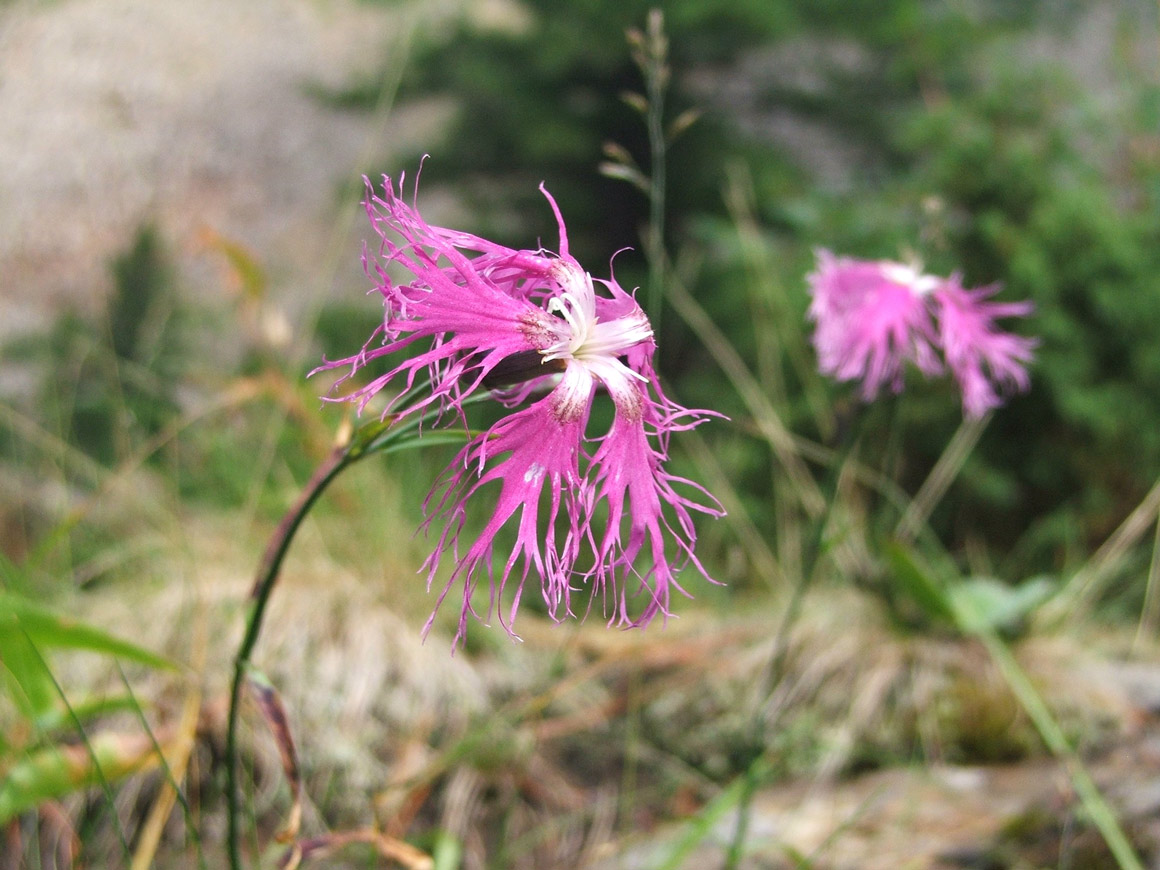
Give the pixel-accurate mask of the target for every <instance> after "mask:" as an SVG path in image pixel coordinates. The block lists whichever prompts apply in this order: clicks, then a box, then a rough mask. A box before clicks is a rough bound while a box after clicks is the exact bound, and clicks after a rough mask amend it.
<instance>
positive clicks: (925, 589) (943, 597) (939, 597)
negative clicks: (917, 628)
mask: <svg viewBox="0 0 1160 870" xmlns="http://www.w3.org/2000/svg"><path fill="white" fill-rule="evenodd" d="M885 549H886V559H887V561H888V562H889V563H890V567H891V569H892V571H893V575H894V580H895V582H897V584H898V585H899V587H900V588H901V590H902V591H903V592H904V593H906V594H907V595H908V596H909V597H910V598H911V600H913V601H914V603H915V604H917V605H918V606H919V607H920V608H922V610H923V613H924V614H925V615H926V617H927V618H928V619H932V620H937V621H941V622H946V623H949V624H951V625H957V624H958V620H957V619H956V614H955V610H954V606H953V604H952V601H951V599H950V597H949V596H948V594H947V591H946V589H945V588H944V586H943V584H942V583H940V582H939V581H938V580H936V579H935V577H934V576H933V575H932V574H931V573H930V571H929V570H927V569H926V568H925V567H924V566H921V565H920V564H919V563H918V560H917V559H916V558H915V556H914V553H913V552H912V551H911V550H910V549H909V548H907V547H905V546H903V545H902V544H899V543H897V542H895V543H889V544H887V545H886V548H885Z"/></svg>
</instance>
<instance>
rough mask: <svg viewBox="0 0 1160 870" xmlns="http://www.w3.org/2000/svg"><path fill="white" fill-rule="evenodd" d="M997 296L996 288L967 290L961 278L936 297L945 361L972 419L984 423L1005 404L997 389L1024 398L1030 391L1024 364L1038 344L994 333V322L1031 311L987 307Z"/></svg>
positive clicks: (1021, 306)
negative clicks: (1018, 394)
mask: <svg viewBox="0 0 1160 870" xmlns="http://www.w3.org/2000/svg"><path fill="white" fill-rule="evenodd" d="M998 291H999V287H998V285H995V284H993V285H991V286H989V287H980V288H979V289H977V290H966V289H964V288H963V286H962V282H961V281H960V279H959V276H958V275H952V276H951V277H950V278H948V279H947V280H946V281H944V282H943V284H942V286H941V287H940V288H939V289H938V290H936V291H934V293H933V294H932V295H933V298H934V303H935V307H936V309H937V311H938V325H939V339H940V341H941V342H942V348H943V355H944V356H945V357H946V361H947V365H948V366H949V367H950V370H951V371H952V372H953V373H954V376H955V379H956V380H957V381H958V382H959V387H960V388H961V389H962V391H963V408H964V409H965V410H966V413H967V416H968V417H982V416H983V415H984V414H986V413H987V412H988V411H989V410H991V409H992V408H997V407H999V405H1001V404H1003V400H1002V399H1001V398H1000V397H999V393H998V391H997V390H996V385H997V386H998V387H1000V388H1003V389H1006V390H1007V391H1015V390H1018V391H1020V392H1026V391H1027V389H1028V388H1029V387H1030V386H1031V379H1030V378H1029V377H1028V376H1027V369H1026V364H1027V363H1029V362H1031V358H1032V356H1033V354H1032V350H1033V349H1034V347H1035V345H1036V342H1035V340H1034V339H1031V338H1024V337H1022V336H1019V335H1011V334H1010V333H1007V332H1000V331H999V330H997V329H996V328H995V319H996V318H998V317H1026V316H1027V315H1028V314H1030V313H1031V309H1032V305H1031V303H1030V302H986V301H984V300H986V299H987V298H988V297H990V296H994V295H995V294H996V293H997V292H998ZM984 365H985V366H986V368H987V371H986V372H984V371H983V367H984ZM988 374H989V375H990V378H988Z"/></svg>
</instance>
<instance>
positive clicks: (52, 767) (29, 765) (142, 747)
mask: <svg viewBox="0 0 1160 870" xmlns="http://www.w3.org/2000/svg"><path fill="white" fill-rule="evenodd" d="M90 749H91V754H90V751H89V750H90ZM156 762H157V753H156V751H155V749H154V744H153V742H152V740H150V739H149V738H148V736H147V735H142V734H132V735H126V734H101V735H98V736H96V737H93V738H91V740H90V741H89V747H88V748H86V747H85V746H80V745H57V746H50V747H46V748H44V749H40V750H37V751H36V752H32V753H29V754H28V755H26V756H25V757H24V758H22V759H20V760H19V761H17V762H16V763H15V764H13V765H12V766H11V767H10V768H8V770H7V772H6V774H5V776H4V778H3V780H0V825H3V824H4V823H6V822H8V821H9V820H10V819H12V818H13V817H15V816H17V815H19V814H20V813H22V812H25V811H26V810H30V809H33V808H34V807H37V806H39V805H40V804H42V803H44V802H45V801H48V800H55V799H57V798H61V797H64V796H65V795H67V794H70V793H72V792H74V791H76V790H77V789H79V788H86V787H88V786H91V785H97V784H98V783H101V782H105V781H110V780H114V779H120V778H121V777H124V776H127V775H128V774H130V773H134V772H136V771H138V770H141V769H143V768H145V767H148V766H150V765H152V764H155V763H156Z"/></svg>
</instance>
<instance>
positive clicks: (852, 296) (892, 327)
mask: <svg viewBox="0 0 1160 870" xmlns="http://www.w3.org/2000/svg"><path fill="white" fill-rule="evenodd" d="M809 284H810V292H811V294H812V296H813V299H812V301H811V303H810V308H809V313H808V316H809V318H810V319H811V320H813V321H814V322H815V323H816V324H817V326H816V328H815V330H814V336H813V342H814V347H815V349H816V350H817V353H818V367H819V369H820V370H821V371H822V373H823V374H828V375H832V376H834V377H836V378H837V379H838V380H842V381H850V380H861V381H862V397H863V398H864V399H865V400H866V401H871V400H873V399H874V398H875V397H876V396H877V395H878V392H879V391H880V390H881V389H882V387H883V386H884V385H889V386H890V388H891V389H892V390H894V392H899V391H900V390H901V389H902V379H903V367H904V365H905V363H906V362H907V361H909V362H913V363H914V364H915V365H916V366H917V367H918V369H919V370H920V371H921V372H922V373H923V374H924V375H926V376H928V377H931V376H934V375H937V374H941V373H942V371H943V360H945V362H946V365H947V367H949V368H950V370H951V372H952V374H953V375H954V376H955V379H956V380H957V381H958V383H959V386H960V388H961V390H962V393H963V409H964V411H965V412H966V414H967V416H969V417H976V418H977V417H981V416H982V415H983V414H985V413H986V412H987V411H988V410H990V409H991V408H995V407H998V406H999V405H1000V404H1001V403H1002V400H1001V399H1000V398H999V392H998V390H997V389H996V387H999V388H1005V389H1007V390H1014V389H1018V390H1026V389H1027V388H1028V387H1029V386H1030V381H1029V379H1028V376H1027V371H1026V368H1025V366H1024V364H1026V363H1028V362H1030V360H1031V357H1032V352H1031V351H1032V348H1034V346H1035V341H1034V340H1033V339H1028V338H1022V337H1019V336H1015V335H1011V334H1008V333H1004V332H1000V331H998V330H997V329H996V328H995V326H994V321H995V318H997V317H1015V316H1019V317H1022V316H1025V315H1027V314H1029V313H1030V312H1031V303H1029V302H1013V303H997V302H986V301H984V300H985V299H987V298H988V297H990V296H992V295H994V294H995V292H997V287H987V288H982V289H978V290H966V289H964V288H963V286H962V283H961V281H960V279H959V277H958V276H952V277H951V278H948V279H944V278H939V277H936V276H933V275H925V274H922V273H921V272H920V271H919V270H918V269H917V268H915V267H914V266H910V265H906V264H903V263H894V262H890V261H887V260H878V261H871V260H855V259H852V258H849V257H835V256H834V255H833V254H831V253H830V252H829V251H825V250H819V251H818V268H817V270H816V271H815V272H814V273H813V274H811V275H810V276H809ZM939 350H941V351H942V359H941V360H940V358H939V355H938V351H939ZM984 366H985V367H986V371H984Z"/></svg>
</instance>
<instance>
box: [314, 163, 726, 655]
mask: <svg viewBox="0 0 1160 870" xmlns="http://www.w3.org/2000/svg"><path fill="white" fill-rule="evenodd" d="M367 187H368V195H367V201H366V208H367V214H368V216H369V217H370V219H371V222H372V224H373V225H374V228H375V231H376V232H377V233H378V235H379V236H380V238H381V244H380V247H379V251H378V257H377V258H372V257H370V256H369V255H367V254H364V265H365V266H366V267H367V271H368V274H373V277H376V279H377V289H378V291H379V293H380V294H381V296H382V299H383V304H384V308H385V314H384V318H383V324H382V326H381V327H380V328H379V329H378V330H376V331H375V333H374V334H373V335H372V336H371V339H370V340H368V342H367V344H366V345H365V346H364V347H363V349H362V351H361V352H360V353H358V354H357V355H355V356H353V357H350V358H348V359H344V360H338V361H333V362H324V364H323V365H322V366H321V367H320V369H331V368H336V367H345V368H347V369H348V370H349V371H348V372H347V373H346V374H345V375H344V376H343V377H342V378H341V379H340V381H339V383H342V381H345V380H346V379H347V378H349V377H350V376H351V375H353V374H354V373H355V372H356V371H358V370H360V369H362V368H363V367H365V366H367V365H368V364H370V363H372V362H373V361H375V360H377V359H380V358H384V357H387V356H388V355H391V354H395V353H397V352H398V351H401V350H408V349H411V348H412V346H413V345H417V347H418V352H417V353H416V354H415V355H413V356H411V357H409V358H408V359H405V360H403V361H402V362H397V363H396V364H394V366H393V367H392V368H391V369H390V370H389V371H387V372H386V373H385V374H382V375H380V376H378V377H376V378H374V379H373V380H372V381H370V382H369V383H367V384H366V385H364V386H361V387H358V388H357V389H355V390H353V391H352V392H350V393H349V394H348V395H346V396H344V397H342V399H344V400H350V401H353V402H356V403H357V405H358V408H359V410H360V411H361V410H362V409H363V408H364V407H365V406H366V405H367V403H368V402H369V401H370V400H371V399H372V398H373V397H374V396H375V395H377V394H378V393H379V392H381V391H383V390H384V388H386V387H388V385H391V386H393V387H394V388H395V392H394V395H393V397H392V398H390V399H389V400H388V402H387V408H386V410H385V411H384V412H383V416H384V417H386V416H387V415H394V421H393V422H398V421H399V420H402V419H406V418H414V417H416V416H417V415H421V414H424V412H428V411H431V412H434V413H435V414H436V416H437V417H438V418H440V419H442V418H443V417H444V415H445V414H446V413H449V414H450V416H452V417H453V418H457V419H460V420H463V418H464V403H465V402H466V401H467V400H468V399H469V398H471V397H473V396H478V395H482V394H484V393H486V392H487V391H489V390H494V392H493V395H494V396H495V397H496V398H497V399H498V400H499V401H501V402H502V403H503V404H504V405H506V406H507V407H508V408H510V409H511V410H510V413H508V414H507V415H506V416H504V417H502V418H501V419H500V420H499V421H498V422H497V423H495V424H494V425H493V426H491V428H490V429H488V430H487V431H486V432H484V433H482V434H479V435H477V436H475V437H474V438H471V439H470V441H469V442H468V443H467V445H466V446H465V447H464V448H463V449H462V450H461V451H460V453H459V455H458V456H457V457H456V458H455V461H454V462H453V463H452V464H451V465H450V466H449V467H448V468H447V469H446V470H445V471H444V472H443V474H442V475H441V477H440V479H439V481H437V482H436V485H435V486H434V487H433V488H432V491H431V493H430V494H429V495H428V497H427V499H426V501H425V502H424V508H425V511H426V515H427V517H426V520H425V521H424V528H426V527H428V526H429V525H430V524H431V523H432V522H433V520H434V519H435V518H436V517H443V519H444V525H443V529H442V532H441V533H440V535H439V541H438V544H437V546H436V547H435V548H434V550H433V552H432V553H431V555H430V556H429V557H428V559H427V561H426V564H425V565H424V567H425V568H426V569H427V572H428V580H427V582H428V586H430V584H431V583H432V581H433V580H434V578H435V576H436V572H437V570H438V568H439V565H440V562H441V560H442V558H443V555H444V554H445V553H447V552H448V551H450V552H451V553H452V554H453V555H452V558H453V559H454V561H455V565H454V568H453V569H452V571H451V574H450V576H449V578H448V579H447V581H446V583H445V585H444V586H443V589H442V591H441V592H440V594H439V599H438V603H437V604H436V609H438V606H439V604H441V603H442V602H443V599H444V598H445V597H446V596H447V594H448V593H449V592H450V590H451V589H452V587H453V586H455V584H456V583H457V582H459V581H462V601H461V611H460V620H459V630H458V633H457V636H456V641H457V642H458V641H459V640H461V639H462V638H463V636H464V634H465V632H466V629H467V617H468V614H469V613H474V611H473V609H472V603H471V597H472V591H473V589H474V587H475V584H476V582H477V580H478V579H479V570H480V569H481V567H482V569H483V570H484V571H486V576H487V580H488V583H489V587H490V602H491V603H490V604H489V608H488V614H489V618H490V611H491V607H493V606H498V608H499V618H500V622H501V624H503V625H504V627H505V628H507V630H508V631H509V632H512V623H513V621H514V619H515V615H516V612H517V610H518V608H519V603H520V598H521V595H522V594H523V590H524V583H525V581H526V580H527V578H528V575H529V573H530V572H533V571H534V573H535V575H536V576H537V577H538V578H539V581H540V585H541V592H542V595H543V598H544V601H545V603H546V604H547V608H548V612H549V614H550V615H551V616H552V617H553V618H554V619H558V618H563V617H564V616H568V615H572V614H573V606H572V593H573V592H575V591H577V588H578V587H577V583H578V582H580V583H583V582H585V581H586V582H588V583H589V584H590V585H591V587H592V590H591V591H592V594H593V596H596V595H601V596H602V597H603V598H604V599H605V613H606V616H608V619H609V624H620V625H629V626H643V625H646V624H647V623H648V622H649V621H650V620H651V619H652V618H653V617H654V616H656V615H657V614H658V613H660V614H664V615H667V614H668V612H669V599H670V595H671V593H672V591H673V590H677V591H681V592H683V590H682V589H681V587H680V586H679V585H678V582H677V575H678V573H679V572H680V570H681V569H682V567H683V566H684V565H686V564H688V563H692V565H693V566H694V567H695V568H696V569H697V570H698V571H699V572H700V573H701V574H702V576H705V577H706V578H707V579H709V578H708V575H707V574H706V572H705V570H704V568H703V567H702V566H701V564H700V562H699V561H698V560H697V557H696V555H695V554H694V544H695V542H696V531H695V529H694V526H693V521H692V517H691V513H690V512H692V511H696V512H701V513H706V514H710V515H714V516H719V515H721V513H722V511H721V509H720V506H719V505H718V504H717V502H716V501H715V500H714V499H713V498H712V497H711V496H709V495H708V493H707V492H706V491H705V490H704V489H703V488H702V487H700V486H698V485H697V484H695V483H692V482H691V481H688V480H686V479H684V478H680V477H677V476H674V475H672V474H670V473H669V472H668V471H666V470H665V466H664V464H665V461H666V459H667V451H668V440H669V435H670V434H671V433H672V432H676V431H681V430H684V429H690V428H692V427H694V426H697V425H698V424H700V423H701V422H703V421H704V419H705V416H706V414H707V413H709V412H704V411H690V410H688V409H686V408H683V407H681V406H679V405H677V404H675V403H674V402H672V401H670V400H669V399H668V398H667V397H666V396H665V394H664V392H663V391H662V389H661V385H660V381H659V379H658V377H657V374H656V372H655V371H654V370H653V366H652V358H653V353H654V351H655V349H656V344H655V341H654V337H653V331H652V327H651V325H650V324H649V321H648V318H647V317H646V316H645V314H644V312H643V311H642V310H641V308H640V306H639V305H637V303H636V300H635V299H634V298H633V296H632V295H631V294H629V293H627V292H626V291H625V290H624V289H622V288H621V287H620V285H619V284H617V283H616V281H615V280H614V279H610V280H607V281H605V280H599V279H597V280H594V279H593V278H592V277H591V275H589V274H588V273H587V272H585V271H584V269H583V268H582V267H581V266H580V264H579V263H578V262H577V261H576V260H575V259H573V258H572V257H571V256H570V255H569V253H568V238H567V233H566V230H565V227H564V221H563V218H562V217H561V215H560V211H559V209H558V207H557V206H556V202H555V200H553V199H552V197H551V195H550V194H548V192H547V191H546V190H545V189H544V188H543V186H541V188H540V189H541V191H542V192H543V194H544V196H545V197H546V198H547V200H548V203H549V204H550V206H551V208H552V210H553V212H554V213H555V216H556V220H557V223H558V225H559V230H560V252H559V254H558V255H555V254H551V253H548V252H546V251H544V250H535V251H532V250H513V249H511V248H506V247H504V246H502V245H498V244H495V243H493V242H489V241H487V240H486V239H482V238H479V237H477V236H474V235H471V234H469V233H462V232H457V231H455V230H449V229H444V228H441V227H434V226H431V225H429V224H427V222H426V221H424V220H423V218H422V217H421V216H420V215H419V213H418V211H416V210H415V208H413V207H411V206H409V205H407V204H406V203H404V202H403V201H402V200H401V199H400V198H399V197H398V196H397V195H396V193H395V190H394V186H393V184H392V182H391V180H390V179H389V178H384V192H383V195H382V196H378V195H376V194H375V192H374V190H373V188H371V186H370V184H369V182H368V184H367ZM400 190H401V182H400ZM389 266H394V267H396V268H400V269H402V270H404V271H406V272H409V273H410V277H409V279H408V280H406V281H405V282H404V283H399V282H397V281H396V280H395V279H394V278H393V277H391V275H390V274H388V267H389ZM391 271H394V270H391ZM597 285H599V287H600V288H601V291H602V292H600V293H598V292H597ZM380 333H381V341H380V342H379V343H378V345H377V346H374V347H372V343H374V341H375V339H376V337H379V336H380ZM599 390H603V391H604V392H606V393H607V395H608V396H609V397H610V399H611V403H612V407H613V410H614V415H613V419H612V423H611V426H610V428H609V429H608V431H607V432H605V433H604V434H603V435H598V436H595V437H588V436H587V435H586V429H587V426H588V422H589V413H590V411H591V409H592V406H593V402H594V399H595V396H596V394H597V392H598V391H599ZM464 425H466V421H465V420H464ZM588 445H593V447H594V449H593V447H589V446H588ZM492 483H496V484H498V487H499V491H498V494H497V495H496V500H495V507H494V509H493V510H492V512H491V516H490V519H488V521H487V522H486V524H485V525H484V527H483V530H482V532H481V533H480V535H479V536H478V537H477V538H475V539H474V540H472V541H471V542H470V544H467V545H466V550H465V552H461V546H460V544H461V542H460V537H461V535H462V534H463V531H464V528H465V525H466V522H467V513H466V511H467V505H468V503H469V502H470V501H471V500H473V499H474V498H475V497H476V496H477V495H479V494H480V491H481V490H482V489H483V488H484V487H486V486H488V485H489V484H492ZM678 487H683V488H685V493H686V494H682V493H681V492H678V489H677V488H678ZM509 522H510V523H512V524H513V525H514V532H515V543H514V546H513V547H512V548H511V550H510V552H506V553H504V554H502V555H501V556H500V559H501V560H502V561H501V564H500V566H499V567H498V571H497V570H495V568H496V566H494V565H493V550H494V549H495V546H496V540H497V537H498V536H499V534H500V530H501V529H502V528H503V527H504V526H506V525H508V524H509ZM642 554H643V555H644V559H645V564H643V565H641V566H638V565H637V557H638V556H641V555H642ZM509 584H512V585H514V590H508V586H509ZM505 591H510V592H511V595H510V608H509V609H508V610H507V612H506V613H505V611H504V605H503V603H502V602H503V596H504V593H505ZM636 596H640V597H641V598H643V601H642V602H641V603H640V604H639V605H638V606H637V607H635V608H633V609H630V598H633V597H636ZM497 600H498V601H499V602H500V603H499V604H498V605H497ZM609 605H611V606H609ZM588 607H591V601H590V602H589V604H588ZM433 620H434V613H432V615H431V618H430V619H429V620H428V621H427V625H426V626H425V627H424V633H426V632H427V631H428V630H429V629H430V627H431V623H432V621H433ZM512 633H513V634H514V632H512Z"/></svg>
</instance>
